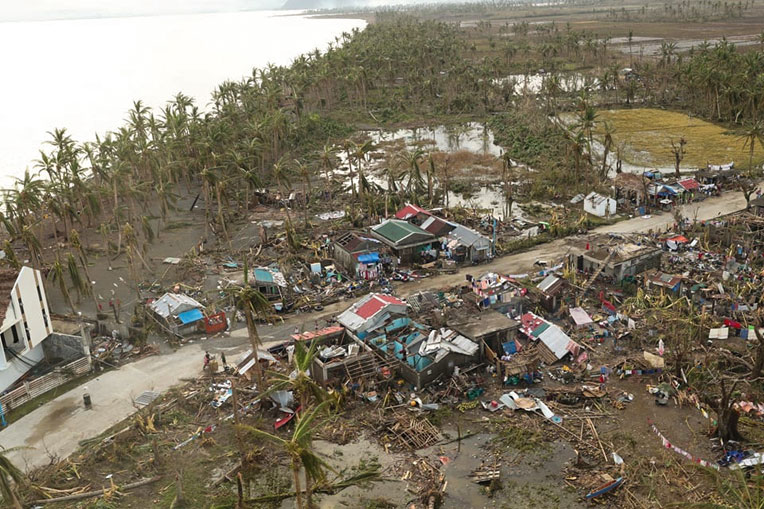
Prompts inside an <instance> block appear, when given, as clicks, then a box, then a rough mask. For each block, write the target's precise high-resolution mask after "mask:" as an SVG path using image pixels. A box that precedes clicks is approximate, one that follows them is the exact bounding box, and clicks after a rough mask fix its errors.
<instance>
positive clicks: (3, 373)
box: [0, 345, 45, 392]
mask: <svg viewBox="0 0 764 509" xmlns="http://www.w3.org/2000/svg"><path fill="white" fill-rule="evenodd" d="M3 353H5V352H3ZM8 356H9V357H10V358H9V359H8V360H7V362H6V363H5V368H2V367H0V392H3V391H5V390H6V389H7V388H8V387H10V386H11V385H13V384H14V383H15V382H16V380H18V379H19V378H21V377H22V375H24V373H26V372H27V371H29V370H30V369H32V366H34V365H35V364H37V363H38V362H40V361H42V359H43V357H45V354H44V352H43V351H42V345H37V346H36V347H34V348H32V349H31V350H30V351H28V352H26V353H25V354H23V355H21V354H20V356H21V357H22V358H23V359H24V360H25V361H26V362H22V361H20V360H19V359H17V358H15V357H13V356H11V355H10V354H8ZM29 364H31V365H32V366H30V365H29Z"/></svg>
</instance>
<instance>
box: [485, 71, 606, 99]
mask: <svg viewBox="0 0 764 509" xmlns="http://www.w3.org/2000/svg"><path fill="white" fill-rule="evenodd" d="M552 76H556V77H557V78H558V83H557V87H558V88H559V90H560V92H577V91H579V90H581V89H582V88H584V87H592V88H593V87H597V86H599V81H598V80H597V79H596V78H591V77H588V76H584V75H583V74H579V73H572V74H558V75H553V74H547V73H543V74H542V73H535V74H510V75H509V76H506V77H504V78H499V79H497V80H494V84H496V85H504V84H509V83H512V84H513V90H514V93H515V94H517V95H522V94H534V95H535V94H538V93H539V92H541V91H542V90H543V89H544V84H545V82H547V80H549V79H550V78H551V77H552Z"/></svg>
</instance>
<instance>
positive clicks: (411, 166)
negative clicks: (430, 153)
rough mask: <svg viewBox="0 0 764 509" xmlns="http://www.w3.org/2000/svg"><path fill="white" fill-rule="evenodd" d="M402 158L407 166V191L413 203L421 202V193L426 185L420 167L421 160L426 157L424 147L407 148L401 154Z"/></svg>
mask: <svg viewBox="0 0 764 509" xmlns="http://www.w3.org/2000/svg"><path fill="white" fill-rule="evenodd" d="M400 157H401V159H402V160H403V162H404V163H405V164H406V166H407V171H406V179H407V180H406V192H407V193H408V194H409V199H410V200H411V201H412V203H417V204H418V203H419V195H420V194H421V192H422V187H423V186H424V179H423V178H422V171H421V169H420V167H419V161H420V160H421V159H422V158H423V157H424V151H423V150H422V149H415V150H406V151H404V152H403V153H402V154H401V156H400Z"/></svg>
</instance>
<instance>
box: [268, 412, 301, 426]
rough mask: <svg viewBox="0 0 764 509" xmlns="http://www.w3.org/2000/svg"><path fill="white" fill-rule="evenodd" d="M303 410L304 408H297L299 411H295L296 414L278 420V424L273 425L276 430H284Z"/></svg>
mask: <svg viewBox="0 0 764 509" xmlns="http://www.w3.org/2000/svg"><path fill="white" fill-rule="evenodd" d="M300 410H302V407H301V406H299V407H297V410H295V411H294V413H291V414H290V413H288V414H287V415H286V416H284V417H282V418H281V419H279V420H277V421H276V423H275V424H274V425H273V427H274V428H275V429H279V428H283V427H284V426H286V425H287V424H289V421H291V420H292V419H294V416H295V415H297V412H299V411H300Z"/></svg>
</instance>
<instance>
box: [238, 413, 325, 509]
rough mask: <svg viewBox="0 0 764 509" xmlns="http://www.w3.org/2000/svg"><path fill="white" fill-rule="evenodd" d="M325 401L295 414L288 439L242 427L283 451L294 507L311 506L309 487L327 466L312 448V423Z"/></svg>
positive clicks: (323, 474)
mask: <svg viewBox="0 0 764 509" xmlns="http://www.w3.org/2000/svg"><path fill="white" fill-rule="evenodd" d="M328 403H329V402H328V401H325V402H323V403H321V404H319V405H318V406H316V407H315V408H313V409H312V410H310V411H305V410H303V413H302V415H301V416H298V417H297V424H296V425H295V428H294V432H292V436H291V437H290V438H288V439H284V438H281V437H280V436H277V435H274V434H271V433H268V432H267V431H262V430H260V429H257V428H255V427H252V426H245V427H244V428H245V429H246V430H247V431H249V432H250V433H252V434H253V435H255V436H257V437H260V438H264V439H266V440H268V441H269V442H272V443H274V444H276V445H277V446H279V447H281V448H283V449H284V451H286V453H287V455H288V456H289V459H290V461H291V464H292V478H293V482H294V489H295V499H296V503H297V509H302V508H303V507H311V505H312V504H311V489H310V488H309V486H311V485H312V483H313V482H315V481H319V480H323V479H324V477H325V475H326V474H325V472H326V470H327V469H328V465H327V464H326V462H325V461H324V460H323V459H321V457H320V456H319V455H318V454H317V453H316V452H315V451H314V450H313V424H314V421H315V420H316V419H317V418H318V417H319V415H320V414H321V413H322V412H323V411H324V410H325V409H326V407H327V405H328ZM301 468H302V469H303V470H304V471H305V484H306V492H307V493H306V494H307V505H306V503H305V501H304V500H303V490H302V487H301V485H302V483H301V482H300V469H301Z"/></svg>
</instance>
